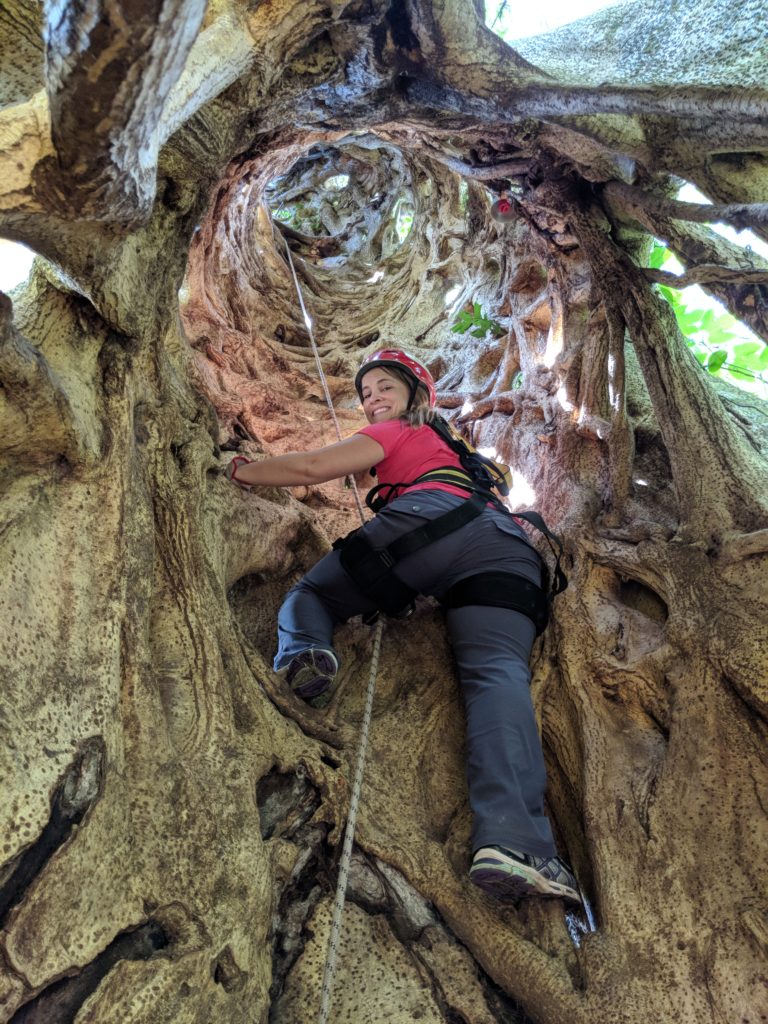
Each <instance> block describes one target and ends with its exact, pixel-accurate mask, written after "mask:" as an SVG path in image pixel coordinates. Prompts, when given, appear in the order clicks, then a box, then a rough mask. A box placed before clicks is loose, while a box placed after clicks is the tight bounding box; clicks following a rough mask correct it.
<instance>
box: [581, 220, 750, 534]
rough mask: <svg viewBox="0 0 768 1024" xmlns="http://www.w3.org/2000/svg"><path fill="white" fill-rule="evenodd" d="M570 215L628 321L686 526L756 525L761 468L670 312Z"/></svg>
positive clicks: (606, 292) (608, 299) (589, 227)
mask: <svg viewBox="0 0 768 1024" xmlns="http://www.w3.org/2000/svg"><path fill="white" fill-rule="evenodd" d="M569 219H570V223H571V225H572V227H573V229H574V230H575V231H576V233H577V234H578V236H579V241H580V242H581V244H582V246H583V248H584V250H585V252H586V254H587V257H588V259H589V261H590V263H591V265H592V273H593V275H594V277H595V280H596V281H597V282H599V283H600V286H601V289H602V293H603V301H604V303H605V304H606V307H607V308H612V309H613V310H614V311H615V315H616V316H617V317H618V318H622V317H623V318H624V320H625V321H626V323H627V326H628V327H629V330H630V334H631V337H632V342H633V344H634V347H635V352H636V353H637V358H638V362H639V363H640V368H641V370H642V372H643V377H644V378H645V383H646V386H647V388H648V393H649V396H650V398H651V402H652V404H653V408H654V412H655V414H656V418H657V421H658V423H659V428H660V430H661V434H662V438H663V440H664V444H665V446H666V448H667V451H668V452H669V458H670V465H671V469H672V476H673V479H674V484H675V489H676V491H677V495H678V500H679V504H680V519H681V522H683V523H684V524H685V526H686V530H687V532H688V533H689V534H690V535H692V536H694V537H700V538H702V539H703V540H704V541H705V542H707V543H708V542H709V540H710V537H711V532H712V524H713V523H714V522H716V521H717V518H718V516H722V520H721V521H722V522H725V523H729V524H730V525H731V528H732V529H739V528H741V529H743V530H754V529H756V528H757V526H758V524H760V523H763V522H765V521H766V518H767V517H768V499H766V493H767V492H766V481H765V472H764V470H762V469H761V467H760V466H759V464H758V462H757V461H756V459H755V457H754V452H753V451H751V450H748V446H747V444H746V442H745V440H744V438H743V437H742V436H741V435H740V434H739V433H738V431H737V430H736V428H735V426H734V424H733V422H732V420H731V419H730V417H729V416H728V415H727V413H726V411H725V409H724V407H723V405H722V403H721V402H720V400H719V398H718V396H717V394H716V392H715V391H714V390H713V388H712V387H711V385H710V384H709V382H708V380H707V379H706V375H704V374H703V373H702V371H701V368H700V367H699V366H698V364H697V363H696V361H695V360H694V358H693V356H692V355H691V353H690V352H689V351H688V349H687V347H686V344H685V340H684V339H683V337H682V335H681V334H680V330H679V328H678V326H677V321H676V319H675V316H674V313H673V311H672V310H671V308H670V307H669V306H668V304H667V303H663V302H661V301H659V300H658V299H654V297H653V295H652V293H651V291H650V285H649V284H648V282H647V281H646V280H645V278H644V276H643V274H642V271H641V270H639V268H637V267H636V266H635V265H634V264H633V263H631V262H630V261H629V259H627V258H626V257H625V256H623V255H622V254H621V253H620V252H619V251H618V250H617V249H616V248H615V247H614V245H613V243H612V242H611V240H610V239H609V237H608V236H607V235H606V234H605V233H604V232H603V231H601V230H600V229H599V227H598V226H597V225H596V224H594V223H592V222H591V221H590V220H588V219H587V218H586V217H585V216H584V215H583V214H582V213H581V212H580V211H578V210H577V209H576V208H575V207H574V208H572V209H571V211H570V216H569ZM609 283H610V284H609Z"/></svg>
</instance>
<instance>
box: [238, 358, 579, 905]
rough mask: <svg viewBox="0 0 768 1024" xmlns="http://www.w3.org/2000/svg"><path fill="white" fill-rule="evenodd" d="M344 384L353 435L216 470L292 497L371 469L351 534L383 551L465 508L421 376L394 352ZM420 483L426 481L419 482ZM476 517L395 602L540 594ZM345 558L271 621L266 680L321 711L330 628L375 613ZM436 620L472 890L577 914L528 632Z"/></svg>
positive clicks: (400, 565)
mask: <svg viewBox="0 0 768 1024" xmlns="http://www.w3.org/2000/svg"><path fill="white" fill-rule="evenodd" d="M355 386H356V388H357V391H358V394H359V396H360V401H361V402H362V405H363V411H364V413H365V417H366V419H367V420H368V426H366V427H363V428H362V429H361V430H359V431H358V432H357V433H356V434H354V435H353V436H352V437H350V438H347V439H346V440H344V441H340V442H339V443H338V444H333V445H329V446H328V447H326V448H320V449H318V450H316V451H310V452H293V453H291V454H289V455H280V456H277V457H276V458H270V459H265V460H263V461H260V462H248V461H247V460H246V459H244V458H243V457H242V456H238V457H237V458H235V459H234V460H233V461H232V463H230V465H229V467H228V468H227V471H226V472H227V476H228V477H229V479H231V480H233V481H234V482H235V483H238V484H241V485H243V486H288V487H291V486H296V485H299V484H319V483H323V482H325V481H327V480H332V479H334V478H336V477H344V476H346V475H349V474H355V473H360V472H362V471H363V470H366V469H368V468H369V467H374V469H375V472H376V476H377V479H378V481H379V486H378V488H377V490H378V491H379V493H380V495H382V496H383V497H384V498H385V500H386V504H385V507H384V508H383V509H382V510H381V511H379V512H378V514H377V515H376V516H375V518H374V519H372V520H371V521H370V522H368V523H366V525H365V526H364V527H362V528H361V530H360V531H357V532H358V534H360V535H361V536H362V538H363V539H364V540H365V541H366V542H367V544H368V545H369V546H370V547H372V548H373V549H374V550H376V551H381V550H382V549H384V548H386V547H387V546H388V545H390V544H392V543H393V542H394V541H397V540H398V539H401V538H403V537H404V536H405V535H406V534H409V533H410V532H411V531H413V530H414V529H415V528H416V527H420V526H424V525H425V524H429V523H434V522H435V521H436V520H438V519H439V518H440V517H441V516H443V517H444V516H445V515H446V513H448V512H451V511H452V510H454V509H457V508H458V507H459V506H464V505H465V503H466V502H467V488H466V487H465V488H462V487H461V486H460V485H459V486H457V485H456V484H455V483H452V482H450V480H451V473H450V472H449V473H447V474H446V473H445V472H444V470H445V469H446V467H451V469H452V470H453V473H454V476H456V477H457V479H459V480H460V479H461V476H462V465H461V461H460V459H459V456H458V454H457V453H456V451H454V450H453V448H452V447H451V446H449V445H448V444H447V443H446V441H445V440H443V438H442V437H441V436H440V435H439V434H438V433H437V432H436V431H435V430H433V429H432V427H430V425H429V422H430V420H431V419H432V418H433V417H434V416H435V413H434V406H435V387H434V383H433V381H432V378H431V377H430V375H429V373H428V371H427V370H426V369H425V368H424V367H423V366H421V365H420V364H419V363H417V362H416V361H415V360H414V359H412V358H411V357H410V356H408V355H406V354H405V353H404V352H402V351H400V350H398V349H385V350H382V351H380V352H376V353H374V354H373V355H371V356H369V357H368V358H367V359H366V360H365V361H364V363H363V365H362V366H361V368H360V370H359V372H358V374H357V377H356V378H355ZM438 469H439V470H441V472H436V471H437V470H438ZM430 471H432V474H433V478H432V479H430V480H426V481H425V480H417V478H419V477H423V476H424V474H425V473H429V472H430ZM457 471H458V473H457ZM464 476H466V474H464ZM435 477H437V478H438V479H435ZM440 477H443V479H439V478H440ZM467 479H468V478H467ZM477 508H478V511H477V513H476V518H474V519H473V521H472V522H468V523H466V524H465V525H463V526H460V527H459V528H458V529H454V530H452V532H450V533H448V534H447V535H446V536H443V537H441V538H440V539H438V540H435V541H431V542H430V543H428V544H427V545H426V546H424V547H420V548H418V549H417V550H415V551H413V553H411V554H408V555H406V556H405V557H403V558H402V559H401V560H399V561H398V562H397V564H396V567H395V573H394V575H395V576H396V577H397V579H398V580H399V581H400V582H401V584H405V585H406V586H405V588H404V589H405V590H406V591H408V589H409V588H410V591H412V592H418V593H421V594H427V595H431V596H435V597H437V598H441V597H443V596H444V595H445V594H446V593H447V592H449V591H451V588H454V587H455V585H456V584H457V583H458V582H459V581H461V580H466V579H468V578H470V577H474V576H477V574H478V573H483V572H485V571H489V570H490V571H494V572H498V573H507V574H514V575H515V577H516V578H520V577H522V578H523V582H524V584H525V585H528V584H527V583H526V581H530V583H532V584H534V585H535V587H538V585H539V582H540V575H541V573H540V560H539V556H538V554H537V552H536V551H535V550H534V548H532V547H531V545H530V544H529V543H528V541H527V539H526V536H525V533H524V532H523V531H522V529H521V528H520V527H519V526H518V525H517V524H516V523H515V521H514V520H513V518H512V517H511V516H510V515H509V514H508V513H507V512H506V511H504V510H503V509H502V508H501V507H500V506H498V505H495V504H494V503H492V502H486V501H485V500H481V501H480V502H479V504H478V506H477ZM342 557H343V556H342V552H341V551H339V550H334V551H332V552H330V553H329V554H328V555H326V556H325V557H324V558H322V559H321V560H320V561H319V562H318V563H317V565H316V566H315V567H314V568H313V569H312V570H310V572H308V573H307V575H306V576H305V577H304V578H303V579H302V580H301V581H300V582H299V583H297V584H296V586H295V587H293V588H292V589H291V590H290V591H289V592H288V594H287V596H286V599H285V602H284V604H283V606H282V607H281V609H280V612H279V615H278V651H277V654H276V656H275V662H274V668H275V671H276V672H279V673H281V674H283V675H284V677H285V679H286V681H287V682H288V684H289V686H290V687H291V688H292V689H293V691H294V692H295V693H296V694H298V696H300V697H302V698H303V699H304V700H307V701H309V702H310V703H317V704H321V703H325V701H326V700H327V696H328V694H329V693H330V688H331V686H332V684H333V681H334V678H335V676H336V673H337V671H338V664H339V663H338V657H337V654H336V651H335V650H334V648H333V631H334V628H335V627H336V626H337V625H338V624H340V623H342V622H346V620H347V619H349V618H352V617H353V616H355V615H361V614H362V615H364V616H368V615H372V614H374V613H375V611H376V609H377V604H376V603H375V602H374V601H373V600H372V599H371V597H370V596H369V594H368V593H366V592H365V591H364V589H361V586H360V585H358V583H357V582H356V581H355V578H353V575H354V574H353V575H350V574H349V572H347V571H346V570H345V568H344V567H343V565H342ZM447 621H448V629H449V633H450V637H451V643H452V646H453V651H454V655H455V659H456V665H457V669H458V675H459V679H460V681H461V687H462V692H463V695H464V701H465V705H466V711H467V751H468V757H467V777H468V782H469V795H470V804H471V807H472V812H473V827H472V842H473V850H474V854H473V859H472V867H471V869H470V878H471V880H472V881H473V882H474V883H475V884H476V885H478V886H479V887H480V888H481V889H483V890H485V891H486V892H488V893H490V894H493V895H496V896H500V897H507V896H511V897H521V896H561V897H565V898H566V899H570V900H573V901H576V902H580V897H579V893H578V884H577V882H576V879H575V878H574V876H573V874H572V872H571V871H570V869H569V868H568V867H567V866H566V865H565V864H564V863H563V862H562V861H561V860H560V859H559V857H558V856H557V852H556V849H555V845H554V842H553V839H552V832H551V829H550V825H549V822H548V820H547V818H546V816H545V814H544V788H545V785H546V775H545V769H544V758H543V755H542V750H541V743H540V740H539V735H538V730H537V727H536V720H535V717H534V712H533V705H532V703H531V697H530V692H529V682H530V673H529V670H528V658H529V656H530V652H531V647H532V645H533V640H534V637H535V626H534V623H533V621H532V620H531V618H529V617H528V616H527V615H525V614H522V613H521V612H520V611H515V610H513V609H512V608H510V607H489V606H487V605H484V604H481V603H479V602H478V603H477V604H463V605H461V606H460V607H449V610H448V612H447Z"/></svg>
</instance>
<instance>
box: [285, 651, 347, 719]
mask: <svg viewBox="0 0 768 1024" xmlns="http://www.w3.org/2000/svg"><path fill="white" fill-rule="evenodd" d="M338 670H339V663H338V661H337V660H336V655H335V654H334V653H333V652H332V651H327V650H325V649H324V648H322V647H310V648H309V649H308V650H306V651H302V652H301V654H296V655H295V656H294V657H293V658H292V659H291V660H290V662H289V663H288V666H287V668H286V669H285V681H286V682H287V683H288V685H289V686H290V688H291V689H292V690H293V692H294V693H295V694H296V696H297V697H301V699H302V700H305V701H306V702H307V703H308V704H311V705H312V706H313V707H316V708H321V707H325V705H326V704H327V703H328V701H329V700H330V699H331V694H330V689H331V684H332V683H333V680H334V679H335V678H336V673H337V672H338Z"/></svg>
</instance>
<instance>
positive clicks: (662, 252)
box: [648, 242, 668, 270]
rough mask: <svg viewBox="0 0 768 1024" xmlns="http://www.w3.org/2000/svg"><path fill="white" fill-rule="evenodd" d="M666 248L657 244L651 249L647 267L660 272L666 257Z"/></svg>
mask: <svg viewBox="0 0 768 1024" xmlns="http://www.w3.org/2000/svg"><path fill="white" fill-rule="evenodd" d="M667 251H668V250H667V247H666V246H665V245H660V244H659V243H658V242H657V243H656V244H655V245H654V247H653V248H652V249H651V255H650V259H649V260H648V266H649V267H652V268H653V269H654V270H660V269H661V265H662V264H663V263H664V261H665V259H666V257H667Z"/></svg>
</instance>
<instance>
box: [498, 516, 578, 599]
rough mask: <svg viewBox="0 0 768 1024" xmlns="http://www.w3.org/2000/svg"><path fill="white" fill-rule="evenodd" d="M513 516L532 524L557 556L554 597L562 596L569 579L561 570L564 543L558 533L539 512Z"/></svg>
mask: <svg viewBox="0 0 768 1024" xmlns="http://www.w3.org/2000/svg"><path fill="white" fill-rule="evenodd" d="M511 515H512V518H513V519H524V520H525V521H526V523H530V524H531V526H533V527H534V528H535V529H537V530H538V531H539V533H541V534H543V536H544V539H545V540H546V542H547V544H549V550H550V551H551V552H552V554H553V555H554V556H555V574H554V575H555V578H554V582H553V583H552V597H555V596H556V595H557V594H562V592H563V591H564V590H565V588H566V587H567V586H568V577H567V576H566V575H565V573H564V572H563V570H562V569H561V568H560V559H561V558H562V557H563V542H562V541H561V540H560V538H559V537H558V535H557V534H556V533H553V532H552V531H551V530H550V528H549V527H548V526H547V524H546V523H545V522H544V520H543V519H542V517H541V516H540V515H539V513H538V512H512V513H511Z"/></svg>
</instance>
